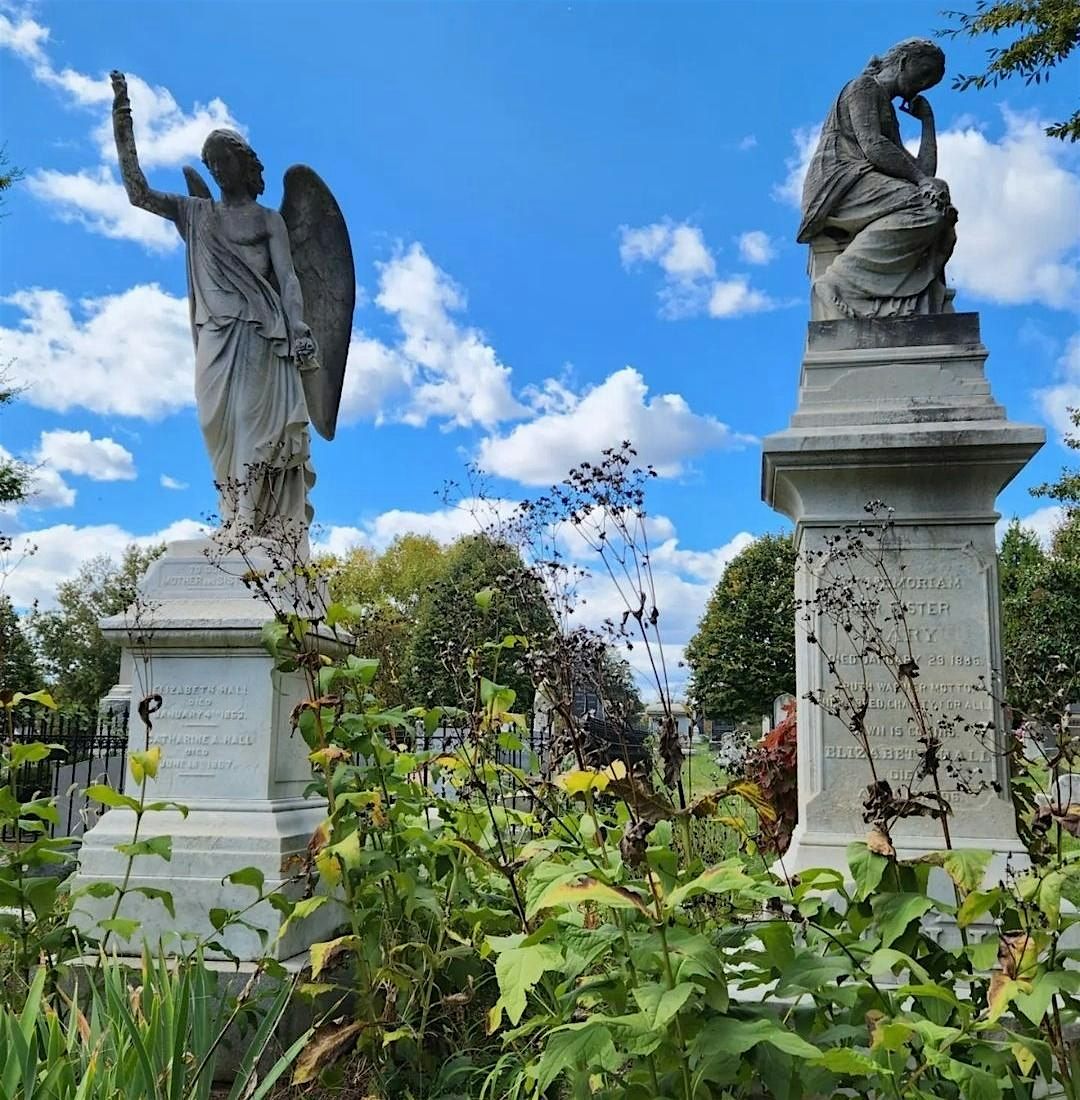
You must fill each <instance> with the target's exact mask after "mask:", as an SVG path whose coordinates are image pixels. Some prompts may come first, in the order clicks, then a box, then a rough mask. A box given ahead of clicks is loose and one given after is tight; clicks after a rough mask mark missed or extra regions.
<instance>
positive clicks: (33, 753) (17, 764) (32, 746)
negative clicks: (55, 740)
mask: <svg viewBox="0 0 1080 1100" xmlns="http://www.w3.org/2000/svg"><path fill="white" fill-rule="evenodd" d="M55 747H56V746H54V745H45V744H43V743H42V742H41V741H29V742H27V743H26V744H20V743H19V742H15V743H14V744H13V745H6V746H5V748H6V749H7V751H8V756H9V758H10V760H11V767H12V768H13V769H14V768H21V767H22V766H23V764H36V763H37V762H38V761H39V760H44V759H45V758H46V757H48V755H49V754H50V753H51V752H52V751H53V749H54V748H55Z"/></svg>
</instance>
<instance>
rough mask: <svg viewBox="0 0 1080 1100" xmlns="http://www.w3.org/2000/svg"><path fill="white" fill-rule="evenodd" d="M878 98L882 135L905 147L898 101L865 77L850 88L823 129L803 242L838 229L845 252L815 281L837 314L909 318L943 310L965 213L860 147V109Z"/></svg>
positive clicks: (809, 179) (806, 189)
mask: <svg viewBox="0 0 1080 1100" xmlns="http://www.w3.org/2000/svg"><path fill="white" fill-rule="evenodd" d="M859 100H862V101H863V102H864V103H869V104H870V105H871V107H872V113H873V115H874V117H875V118H876V121H877V125H878V126H879V127H880V133H881V136H882V137H883V138H885V139H886V140H887V141H891V142H892V143H894V144H895V145H898V146H902V140H901V137H900V125H899V122H898V121H897V118H896V112H895V110H894V109H893V105H892V100H891V99H890V98H889V96H888V94H887V93H886V92H885V91H884V89H882V87H881V86H880V85H879V84H878V82H877V81H876V80H874V78H873V77H872V76H871V75H870V74H868V73H863V74H862V75H861V76H859V77H857V78H856V79H855V80H853V81H851V83H849V84H847V85H846V86H845V87H844V89H843V91H841V93H840V95H839V97H838V98H837V100H836V103H834V104H833V107H832V109H831V110H830V111H829V115H828V117H827V118H826V120H825V124H824V126H823V127H822V130H821V139H820V141H819V142H818V147H817V150H816V152H815V153H814V157H813V160H812V161H811V162H810V168H809V170H808V172H807V175H806V182H805V183H804V185H803V199H802V209H803V220H802V224H801V225H800V226H799V233H798V240H799V242H800V243H802V244H808V243H809V242H810V241H812V240H813V239H814V238H815V237H817V236H819V235H820V234H822V233H827V232H831V233H832V234H833V235H834V236H837V237H838V238H839V239H840V240H841V242H843V241H845V240H848V239H849V238H850V240H849V243H847V245H846V247H845V248H844V251H843V252H842V253H841V254H840V255H839V256H838V257H837V258H836V259H835V260H834V261H833V263H832V264H831V265H830V267H829V268H828V270H827V271H826V272H825V273H824V274H823V275H821V276H819V277H818V278H817V279H815V281H814V288H813V292H814V293H815V294H816V295H818V296H819V298H820V299H821V300H822V303H823V304H824V305H825V307H826V310H827V311H828V313H829V314H830V315H832V316H837V315H839V316H843V317H904V316H910V315H912V314H918V313H941V312H942V311H943V310H947V309H948V308H949V305H948V303H947V299H946V295H945V275H944V271H945V264H946V263H947V262H948V259H949V257H950V256H951V255H952V250H953V246H954V245H955V244H956V233H955V229H954V225H955V221H956V216H955V212H954V211H952V210H951V209H947V210H941V209H938V207H936V206H935V205H934V204H933V203H932V202H930V201H929V199H927V198H925V197H924V196H923V195H921V194H920V192H919V185H918V184H916V183H912V182H911V181H910V180H904V179H898V178H897V177H895V176H889V175H886V174H885V173H884V172H881V171H879V170H878V169H876V168H875V167H874V166H873V165H872V164H871V163H870V161H869V160H868V159H867V157H866V154H865V153H864V152H863V149H862V146H861V145H860V143H859V139H858V136H857V135H856V132H855V127H854V125H853V123H852V119H851V107H852V104H853V103H854V102H857V101H859Z"/></svg>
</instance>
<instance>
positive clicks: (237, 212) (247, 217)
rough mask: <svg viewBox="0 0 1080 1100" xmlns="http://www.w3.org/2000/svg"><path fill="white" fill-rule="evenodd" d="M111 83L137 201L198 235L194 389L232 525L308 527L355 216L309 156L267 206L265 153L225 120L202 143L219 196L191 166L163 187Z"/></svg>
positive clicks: (334, 379)
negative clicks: (350, 219)
mask: <svg viewBox="0 0 1080 1100" xmlns="http://www.w3.org/2000/svg"><path fill="white" fill-rule="evenodd" d="M111 80H112V87H113V96H114V98H113V133H114V136H115V138H116V151H117V154H118V155H119V159H120V172H121V175H122V177H123V181H124V187H125V189H126V190H127V195H128V198H129V199H130V201H131V203H132V204H133V205H134V206H138V207H140V208H141V209H143V210H149V211H150V212H151V213H152V214H157V215H158V216H159V217H162V218H168V219H169V220H170V221H172V222H174V223H175V224H176V228H177V229H178V230H179V232H180V236H181V237H182V238H183V240H184V243H185V244H186V246H187V276H188V302H189V305H190V309H191V331H192V336H193V337H194V340H195V400H196V405H197V408H198V414H199V426H200V427H201V428H202V433H203V439H204V440H205V442H206V448H207V450H208V451H209V454H210V462H211V464H212V466H213V469H214V481H215V483H216V485H217V487H218V492H219V496H220V504H221V519H222V523H223V525H225V526H226V527H228V528H233V529H237V528H242V529H243V530H244V532H245V533H247V534H253V535H261V534H265V533H269V532H270V530H271V528H272V525H273V524H275V523H279V522H285V523H293V524H296V525H298V526H302V528H303V529H304V530H306V529H307V527H308V525H309V524H310V522H311V517H312V509H311V505H310V504H309V502H308V490H309V489H310V488H311V486H312V485H313V484H314V483H315V471H314V470H313V468H312V465H311V453H310V440H309V436H308V423H309V422H310V423H312V424H314V425H315V427H316V428H317V429H318V431H319V433H320V435H322V436H324V437H325V438H326V439H332V438H333V436H334V431H335V428H336V425H337V414H338V406H339V404H340V401H341V389H342V384H343V382H344V377H345V361H346V356H347V354H348V348H349V336H350V332H351V329H352V313H353V305H354V301H355V295H356V276H355V272H354V268H353V258H352V248H351V246H350V244H349V234H348V230H347V228H346V226H345V219H344V217H343V216H342V214H341V210H340V208H339V207H338V204H337V202H336V201H335V200H334V196H333V195H332V194H331V193H330V190H329V188H328V187H327V186H326V184H325V183H323V181H322V180H321V179H320V178H319V177H318V176H317V175H316V174H315V172H313V171H312V170H311V169H310V168H307V167H306V166H304V165H294V166H293V167H292V168H290V169H289V170H288V171H287V172H286V173H285V184H284V199H283V201H282V206H281V211H280V213H279V212H278V211H276V210H271V209H270V208H269V207H266V206H262V205H260V203H259V202H258V201H257V199H258V197H259V196H260V195H261V194H262V192H263V190H264V185H263V166H262V163H261V162H260V161H259V158H258V157H257V156H256V155H255V151H254V150H253V149H252V148H251V146H250V145H248V143H247V141H245V140H244V138H243V137H242V136H241V135H240V134H238V133H236V132H235V131H233V130H214V131H213V132H212V133H211V134H210V135H209V136H208V137H207V139H206V142H205V144H204V145H203V150H202V160H203V163H204V164H205V165H206V167H207V168H208V169H209V170H210V174H211V175H212V176H213V178H214V180H215V181H216V182H217V184H218V186H219V187H220V189H221V198H220V200H218V201H215V200H214V199H213V198H212V196H211V194H210V189H209V187H208V186H207V184H206V182H205V180H204V179H203V178H202V176H201V175H200V174H199V172H198V171H197V170H196V169H194V168H190V167H187V168H185V169H184V176H185V179H186V180H187V185H188V191H189V194H188V195H174V194H170V193H168V192H165V191H156V190H154V189H153V188H152V187H150V185H149V184H148V183H147V182H146V177H145V176H144V175H143V171H142V168H141V167H140V165H139V158H138V153H137V151H136V148H135V136H134V132H133V128H132V117H131V104H130V102H129V99H128V89H127V80H126V79H125V77H124V74H123V73H120V72H113V73H112V74H111Z"/></svg>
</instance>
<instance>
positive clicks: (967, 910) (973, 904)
mask: <svg viewBox="0 0 1080 1100" xmlns="http://www.w3.org/2000/svg"><path fill="white" fill-rule="evenodd" d="M1003 897H1004V894H1003V893H1002V891H1001V890H1000V889H999V888H998V887H996V886H995V887H994V889H992V890H972V891H971V893H970V894H968V896H967V897H966V898H964V900H963V902H962V903H961V905H960V908H959V910H958V911H957V914H956V923H957V924H958V925H959V926H960V927H961V928H967V927H968V925H970V924H974V923H975V921H977V920H978V919H979V917H981V916H983V915H984V914H985V913H989V912H990V910H991V909H993V907H994V906H995V905H997V903H998V902H999V901H1001V899H1002V898H1003Z"/></svg>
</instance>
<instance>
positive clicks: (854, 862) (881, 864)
mask: <svg viewBox="0 0 1080 1100" xmlns="http://www.w3.org/2000/svg"><path fill="white" fill-rule="evenodd" d="M847 861H848V867H850V868H851V877H852V878H853V879H854V880H855V889H856V892H855V897H856V899H857V900H859V901H865V900H866V899H867V898H868V897H869V896H870V895H871V894H872V893H873V892H874V891H875V890H876V889H877V888H878V886H880V885H881V877H882V875H884V874H885V868H886V867H888V866H889V861H888V860H887V859H886V858H885V856H879V855H878V854H877V853H876V852H871V851H870V849H869V848H868V847H867V846H866V843H865V842H864V841H862V840H856V841H853V842H852V843H851V844H849V845H848V849H847Z"/></svg>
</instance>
